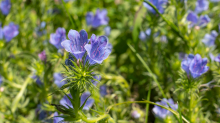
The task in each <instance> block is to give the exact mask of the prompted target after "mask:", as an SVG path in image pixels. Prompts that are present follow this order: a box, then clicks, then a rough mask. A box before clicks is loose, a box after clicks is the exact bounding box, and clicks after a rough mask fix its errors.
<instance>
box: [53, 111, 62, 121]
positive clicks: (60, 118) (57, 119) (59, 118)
mask: <svg viewBox="0 0 220 123" xmlns="http://www.w3.org/2000/svg"><path fill="white" fill-rule="evenodd" d="M53 116H54V118H53V123H61V121H63V120H64V119H63V118H62V117H56V116H59V115H58V113H57V112H55V113H54V114H53Z"/></svg>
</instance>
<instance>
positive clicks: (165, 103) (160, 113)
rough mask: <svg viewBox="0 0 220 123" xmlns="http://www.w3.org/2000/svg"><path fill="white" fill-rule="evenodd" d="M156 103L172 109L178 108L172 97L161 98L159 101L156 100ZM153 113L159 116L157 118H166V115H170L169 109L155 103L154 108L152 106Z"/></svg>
mask: <svg viewBox="0 0 220 123" xmlns="http://www.w3.org/2000/svg"><path fill="white" fill-rule="evenodd" d="M156 103H157V104H159V105H163V106H165V107H169V108H171V109H173V110H177V109H178V105H177V104H174V101H173V99H171V98H170V99H168V100H167V99H166V98H163V99H162V100H161V102H156ZM168 104H169V105H168ZM153 113H154V114H155V115H156V116H157V117H159V118H161V119H164V118H166V117H167V116H168V115H171V114H172V113H171V112H170V111H169V110H166V109H164V108H162V107H160V106H157V105H155V106H154V108H153Z"/></svg>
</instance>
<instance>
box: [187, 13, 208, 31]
mask: <svg viewBox="0 0 220 123" xmlns="http://www.w3.org/2000/svg"><path fill="white" fill-rule="evenodd" d="M187 21H190V22H191V23H190V25H189V28H191V27H193V26H199V27H204V26H206V25H207V24H208V23H209V22H210V18H209V16H208V15H202V16H200V17H198V15H197V14H196V13H195V12H192V11H190V12H189V13H188V16H187Z"/></svg>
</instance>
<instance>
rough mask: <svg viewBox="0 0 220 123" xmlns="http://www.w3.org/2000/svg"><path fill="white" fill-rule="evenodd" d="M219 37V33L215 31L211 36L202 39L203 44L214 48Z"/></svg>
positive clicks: (207, 35)
mask: <svg viewBox="0 0 220 123" xmlns="http://www.w3.org/2000/svg"><path fill="white" fill-rule="evenodd" d="M217 36H218V33H217V32H216V31H215V30H213V31H212V32H211V34H206V35H205V37H204V38H203V39H202V42H203V43H204V44H205V45H206V46H208V47H210V46H213V45H215V39H216V37H217Z"/></svg>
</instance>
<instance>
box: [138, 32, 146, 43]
mask: <svg viewBox="0 0 220 123" xmlns="http://www.w3.org/2000/svg"><path fill="white" fill-rule="evenodd" d="M146 38H147V36H146V34H145V33H144V31H141V32H140V34H139V39H141V40H142V41H144V40H146Z"/></svg>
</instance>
